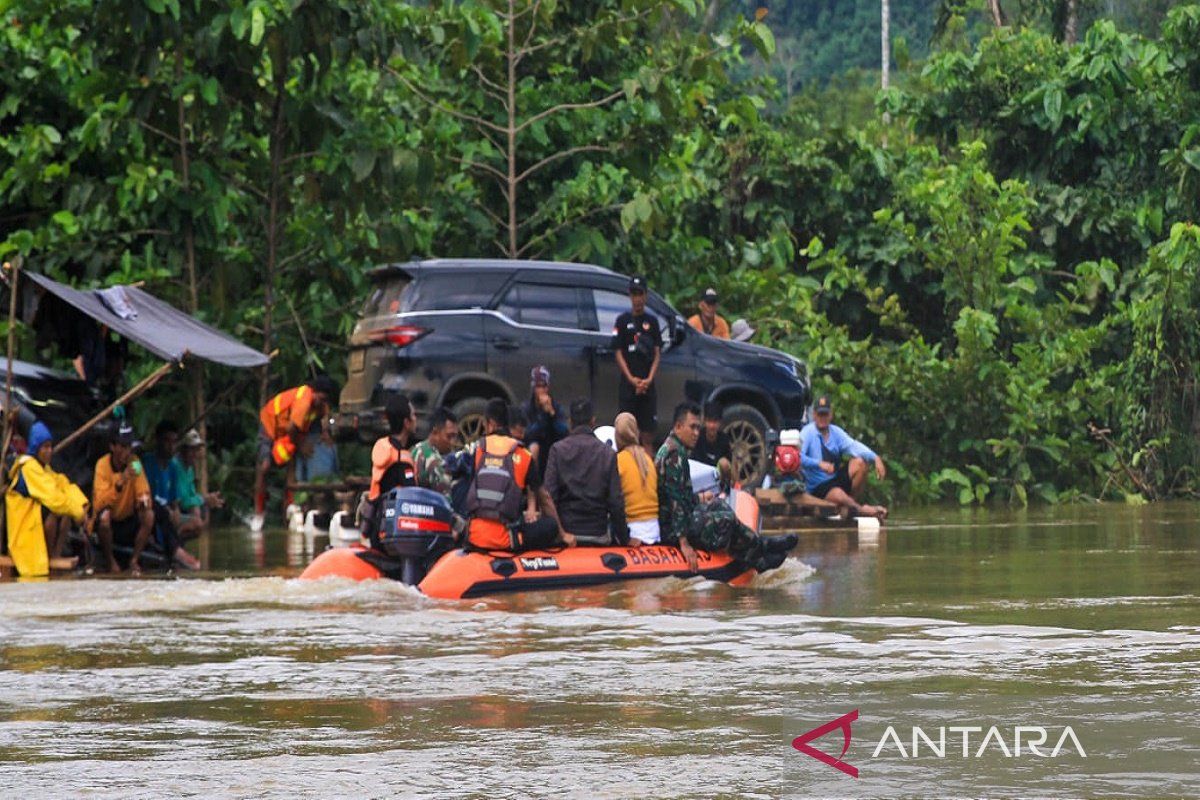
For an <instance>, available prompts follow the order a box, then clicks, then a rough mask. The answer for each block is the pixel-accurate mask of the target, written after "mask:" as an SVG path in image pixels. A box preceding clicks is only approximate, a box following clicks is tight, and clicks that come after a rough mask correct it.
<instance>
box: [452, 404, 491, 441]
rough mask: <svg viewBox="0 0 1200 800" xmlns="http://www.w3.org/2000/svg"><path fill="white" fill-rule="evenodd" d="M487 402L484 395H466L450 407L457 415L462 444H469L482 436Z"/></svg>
mask: <svg viewBox="0 0 1200 800" xmlns="http://www.w3.org/2000/svg"><path fill="white" fill-rule="evenodd" d="M487 404H488V401H487V398H486V397H467V398H464V399H462V400H459V401H458V402H457V403H455V404H454V405H453V406H452V407H451V409H450V410H451V411H452V412H453V413H454V416H456V417H458V435H459V436H460V437H462V442H463V444H470V443H471V442H473V441H475V440H476V439H478V438H480V437H482V436H483V432H484V415H485V414H486V413H487Z"/></svg>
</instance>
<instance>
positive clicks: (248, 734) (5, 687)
mask: <svg viewBox="0 0 1200 800" xmlns="http://www.w3.org/2000/svg"><path fill="white" fill-rule="evenodd" d="M1198 523H1200V505H1195V504H1164V505H1156V506H1149V507H1144V508H1131V507H1124V506H1080V507H1066V508H1055V509H1039V510H1035V511H1028V512H1007V511H1004V512H1002V511H972V512H959V511H948V510H944V509H935V510H921V511H914V512H908V513H904V512H901V513H900V515H899V517H898V518H897V519H894V520H892V521H891V522H890V524H889V525H888V526H887V528H886V529H885V530H884V531H883V533H882V534H880V535H879V536H878V537H877V538H873V539H870V538H867V537H865V536H864V537H861V538H860V536H859V535H858V534H857V533H855V532H846V531H829V532H824V533H819V534H805V536H804V538H803V541H802V542H801V545H800V547H799V548H798V550H797V551H796V552H795V553H794V555H793V557H792V559H791V560H790V561H789V562H788V563H787V565H786V566H785V567H784V568H783V569H781V570H779V571H778V572H775V573H772V574H770V575H767V576H762V577H760V578H758V579H756V581H755V582H754V584H753V585H752V586H750V587H748V588H732V587H729V586H725V585H722V584H716V583H711V582H707V581H704V580H701V579H693V580H675V579H671V580H655V581H650V582H643V583H628V584H617V585H612V586H609V587H599V588H589V589H586V590H585V589H580V590H573V591H572V590H567V591H559V592H543V593H533V594H526V595H521V596H510V597H495V598H486V599H482V600H472V601H460V602H444V601H432V600H429V599H427V598H424V597H422V596H421V595H419V594H418V593H417V592H415V591H414V590H411V589H407V588H405V587H402V586H399V585H396V584H391V583H381V582H376V583H372V584H360V585H355V584H351V583H347V582H340V581H329V582H301V581H297V580H294V579H293V576H295V575H296V574H298V572H299V570H300V569H301V568H302V566H303V565H304V564H305V563H307V561H308V560H309V559H310V558H311V552H310V547H311V546H313V544H315V546H317V547H321V546H323V542H321V541H319V540H318V541H317V542H316V543H311V542H308V541H306V540H305V539H304V537H303V536H300V535H294V534H289V533H287V532H286V531H271V532H268V533H267V534H266V535H265V536H259V537H254V536H251V535H250V534H249V533H248V532H247V531H245V530H244V529H232V528H231V529H226V530H220V531H216V532H214V533H213V534H211V535H210V536H209V537H208V538H207V539H206V540H205V541H204V542H202V543H201V553H202V556H203V558H204V561H205V563H206V565H207V571H206V572H205V573H203V574H201V575H199V576H194V577H193V576H189V577H187V578H186V579H176V580H167V579H142V580H102V579H64V580H54V581H50V582H36V583H17V582H7V583H0V796H3V797H20V798H32V797H73V796H87V797H120V798H126V797H167V796H177V797H205V798H237V797H262V796H273V797H288V798H298V797H335V796H343V795H344V796H356V797H393V796H394V797H420V798H444V797H479V798H485V797H486V798H493V797H546V798H550V797H554V798H559V797H578V798H640V797H680V798H692V797H695V798H699V797H714V796H723V797H762V798H775V797H808V796H838V797H876V796H887V797H892V796H992V797H994V796H1018V795H1019V796H1030V795H1034V796H1055V797H1057V796H1122V797H1124V796H1129V797H1170V796H1177V797H1196V796H1200V733H1198V731H1200V689H1198V685H1200V589H1198V583H1200V534H1198V533H1197V531H1198ZM855 710H857V711H858V718H857V720H855V721H854V722H853V723H851V725H850V730H851V741H850V743H849V746H848V748H847V750H846V753H845V756H844V758H843V765H849V766H850V767H853V768H855V769H857V770H858V777H857V778H854V777H851V776H850V775H848V774H846V773H845V772H843V771H841V770H839V769H835V768H833V767H831V766H829V765H827V764H825V763H822V762H821V761H818V760H817V759H815V758H812V757H810V756H808V755H805V754H804V753H801V752H799V751H797V750H796V749H794V748H793V747H792V740H793V739H794V738H796V737H798V736H801V735H802V734H804V733H805V732H807V731H809V730H811V729H813V728H816V727H818V726H820V725H822V724H824V723H828V722H830V721H832V720H835V719H837V718H839V717H842V716H843V715H847V714H850V713H851V712H853V711H855ZM1018 726H1020V727H1022V728H1023V729H1025V730H1023V731H1022V732H1021V734H1020V735H1022V736H1023V738H1024V742H1023V747H1024V749H1023V752H1022V753H1021V754H1020V755H1019V756H1018V755H1017V754H1016V753H1014V752H1013V751H1014V749H1015V747H1014V745H1015V744H1016V743H1015V741H1014V737H1015V736H1016V735H1017V732H1016V728H1017V727H1018ZM913 727H919V728H921V734H923V735H924V736H926V737H928V739H930V740H932V744H933V745H934V746H933V747H930V746H928V745H927V742H926V739H924V738H920V739H918V749H917V752H916V753H915V754H914V753H913V752H912V749H913V748H912V741H911V740H912V738H913V735H914V734H913V730H912V729H913ZM993 727H995V728H996V733H995V734H994V735H993V734H991V728H993ZM1067 727H1070V728H1071V731H1072V733H1073V734H1074V737H1075V739H1076V740H1077V743H1078V748H1077V747H1076V744H1075V742H1072V741H1067V742H1066V743H1065V744H1064V746H1063V747H1062V748H1060V750H1059V752H1058V754H1057V755H1056V756H1053V757H1052V756H1051V755H1050V754H1049V751H1050V750H1052V749H1053V748H1054V745H1055V744H1056V742H1058V740H1059V739H1060V737H1061V736H1062V734H1063V731H1064V729H1065V728H1067ZM954 728H957V729H962V728H968V729H972V728H978V731H974V730H968V731H967V732H965V733H963V732H961V731H955V730H951V729H954ZM1038 728H1041V729H1043V730H1044V734H1045V736H1046V737H1047V741H1046V743H1045V745H1044V746H1043V747H1042V748H1041V751H1042V753H1043V755H1042V756H1037V755H1033V754H1031V753H1030V752H1029V750H1028V743H1029V741H1030V740H1031V739H1033V741H1034V742H1035V743H1036V742H1037V729H1038ZM889 729H891V730H892V732H893V733H891V734H889ZM942 729H945V732H944V733H941V731H942ZM1030 729H1031V730H1030ZM940 735H942V736H945V739H946V742H945V745H944V747H943V748H942V753H939V752H938V749H939V748H938V747H936V745H939V744H941V740H940V739H939V736H940ZM964 735H965V736H966V737H967V740H968V744H967V746H966V748H965V750H966V755H964V746H963V742H962V739H963V736H964ZM988 737H990V738H988ZM985 739H986V741H984V744H985V746H984V747H983V748H982V752H980V751H979V750H980V748H979V745H980V743H981V740H985ZM998 740H999V742H998ZM843 742H844V740H843V734H842V732H841V730H840V729H838V730H833V731H832V732H831V733H830V734H828V735H826V736H823V737H821V738H819V739H816V740H815V741H813V742H812V744H813V746H815V747H816V748H818V749H820V750H822V751H824V752H828V753H831V754H832V755H833V756H838V755H839V754H840V753H841V750H842V745H843ZM897 743H899V745H900V746H899V747H898V746H897ZM1000 743H1003V746H1001V744H1000ZM1006 751H1007V753H1006ZM1081 751H1082V752H1081Z"/></svg>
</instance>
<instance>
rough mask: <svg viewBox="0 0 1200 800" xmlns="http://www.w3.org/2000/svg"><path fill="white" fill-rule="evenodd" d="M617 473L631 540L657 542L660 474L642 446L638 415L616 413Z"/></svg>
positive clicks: (659, 538) (633, 541)
mask: <svg viewBox="0 0 1200 800" xmlns="http://www.w3.org/2000/svg"><path fill="white" fill-rule="evenodd" d="M613 428H614V429H615V431H616V434H617V449H618V450H619V451H620V452H618V453H617V474H619V475H620V476H621V491H622V492H623V493H624V495H625V519H626V520H627V521H628V522H629V543H630V544H633V545H636V544H658V542H659V541H660V540H661V537H660V536H659V531H658V473H657V472H655V470H654V460H653V459H652V458H650V454H649V453H647V452H646V450H645V448H643V447H642V444H641V437H640V435H639V433H638V424H637V418H635V417H634V416H633V414H630V413H628V412H622V413H620V414H618V415H617V419H616V421H615V423H614V424H613Z"/></svg>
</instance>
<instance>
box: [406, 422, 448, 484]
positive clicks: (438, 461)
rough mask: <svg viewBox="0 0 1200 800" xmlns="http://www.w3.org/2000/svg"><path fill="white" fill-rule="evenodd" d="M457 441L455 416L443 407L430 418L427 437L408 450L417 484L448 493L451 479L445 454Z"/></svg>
mask: <svg viewBox="0 0 1200 800" xmlns="http://www.w3.org/2000/svg"><path fill="white" fill-rule="evenodd" d="M457 440H458V418H456V417H455V416H454V414H452V413H450V412H449V411H447V410H446V409H444V408H439V409H437V410H436V411H434V412H433V415H432V416H431V417H430V418H429V436H428V438H426V439H425V441H423V442H421V443H420V444H418V445H416V446H415V447H413V448H412V450H411V451H410V452H411V453H412V458H413V464H414V465H415V466H416V471H417V486H422V487H424V488H426V489H432V490H433V491H435V492H438V493H440V494H443V495H445V496H446V497H449V496H450V487H451V486H453V485H454V479H453V478H452V477H451V476H450V472H449V470H447V469H446V454H447V453H449V452H450V451H451V450H453V449H454V445H455V444H456V442H457Z"/></svg>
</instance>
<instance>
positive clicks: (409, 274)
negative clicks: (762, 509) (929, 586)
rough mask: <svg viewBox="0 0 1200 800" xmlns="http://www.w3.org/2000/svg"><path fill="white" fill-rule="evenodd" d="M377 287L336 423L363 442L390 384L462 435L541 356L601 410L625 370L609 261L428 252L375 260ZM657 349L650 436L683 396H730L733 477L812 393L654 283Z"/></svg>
mask: <svg viewBox="0 0 1200 800" xmlns="http://www.w3.org/2000/svg"><path fill="white" fill-rule="evenodd" d="M371 274H372V278H373V279H374V282H375V288H374V290H373V291H372V293H371V296H370V297H369V298H368V299H367V302H366V304H365V305H364V307H363V310H362V317H361V319H360V320H359V322H358V324H357V326H355V328H354V332H353V333H352V334H351V336H350V348H349V350H350V357H349V364H348V365H347V380H346V388H345V389H344V390H343V391H342V396H341V404H340V415H339V418H338V427H339V428H340V429H341V430H346V429H347V428H349V429H351V430H354V431H357V433H358V436H359V438H360V439H361V440H363V441H371V440H373V439H374V437H376V436H379V435H381V432H382V431H383V430H384V428H385V423H384V420H383V408H384V406H385V405H386V403H387V398H388V396H389V394H391V393H394V392H405V393H406V394H407V395H408V396H409V397H410V398H411V399H412V401H413V404H414V406H415V407H416V410H417V413H418V415H420V416H422V417H423V416H424V415H425V414H427V413H428V412H429V411H430V410H431V409H433V408H436V407H438V406H440V405H445V406H447V407H449V408H451V409H452V410H453V411H454V412H455V414H456V415H457V416H458V418H459V420H460V422H461V425H462V429H463V435H464V437H465V438H466V439H468V440H470V439H472V438H474V437H476V436H478V435H479V434H480V432H481V430H482V416H483V409H484V406H485V405H486V403H487V400H488V399H489V398H492V397H503V398H505V399H506V400H508V401H509V402H519V401H524V400H525V399H527V398H528V396H529V371H530V368H531V367H533V366H535V365H537V364H545V365H546V366H547V367H548V368H549V369H550V372H551V376H552V385H553V389H554V395H555V397H556V398H557V399H558V400H559V401H561V402H563V403H564V404H565V403H567V402H569V401H570V400H571V399H572V398H574V397H577V396H588V397H591V398H592V400H593V402H594V404H595V408H596V417H597V419H599V420H602V421H604V423H603V424H611V420H612V419H613V418H614V417H615V416H616V413H617V390H618V381H619V380H620V372H619V371H618V367H617V364H616V361H615V360H614V357H613V350H612V344H611V340H612V331H613V323H614V322H615V320H616V318H617V315H619V314H621V313H622V312H625V311H628V310H629V296H628V293H627V289H628V284H629V280H628V278H626V277H623V276H621V275H618V274H617V273H615V272H612V271H611V270H607V269H604V268H602V267H593V266H587V265H583V264H565V263H555V262H544V261H503V260H470V259H467V260H431V261H414V262H410V263H407V264H395V265H390V266H385V267H380V268H378V269H376V270H374V271H373V272H372V273H371ZM646 307H647V310H648V311H649V312H650V313H652V314H653V315H654V316H655V317H657V318H658V321H659V324H660V326H661V329H662V331H663V339H664V348H663V355H662V363H661V366H660V369H659V375H658V378H657V381H656V383H657V386H658V405H659V407H658V418H659V425H658V428H659V429H658V431H656V437H657V439H661V438H662V437H664V436H666V434H667V433H668V431H669V430H670V423H671V419H670V418H671V411H672V409H673V408H674V407H675V404H676V403H678V402H679V401H681V400H683V399H684V398H687V399H689V400H693V401H696V402H698V403H702V402H704V401H706V400H719V401H720V402H721V403H722V404H723V405H724V406H725V431H726V432H727V434H728V435H729V437H730V440H731V444H732V445H733V450H734V459H735V462H736V467H737V470H738V473H739V477H740V478H741V480H742V481H743V482H744V483H745V484H747V485H752V484H753V483H755V482H756V481H758V480H759V479H760V478H761V477H762V476H763V475H764V474H765V470H766V468H767V459H768V455H769V454H768V447H767V437H768V431H769V429H771V428H775V429H779V428H789V427H799V426H800V425H801V424H802V423H803V422H804V416H805V411H806V409H807V406H808V400H809V387H808V376H807V371H806V368H805V366H804V364H803V363H801V362H800V361H798V360H796V359H795V358H793V357H792V356H789V355H787V354H785V353H780V352H778V351H775V350H770V349H768V348H766V347H758V346H756V345H751V344H744V343H741V342H732V341H727V340H722V339H715V338H713V337H711V336H707V335H705V334H703V333H698V332H696V331H695V330H694V329H692V328H691V327H689V326H688V324H687V322H686V321H685V320H684V318H683V317H682V316H680V314H679V313H678V312H677V311H675V310H674V309H673V308H671V306H670V305H669V304H668V303H667V302H666V301H665V300H663V299H662V298H661V297H660V296H658V295H657V294H655V293H654V292H650V294H649V296H648V297H647V302H646Z"/></svg>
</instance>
